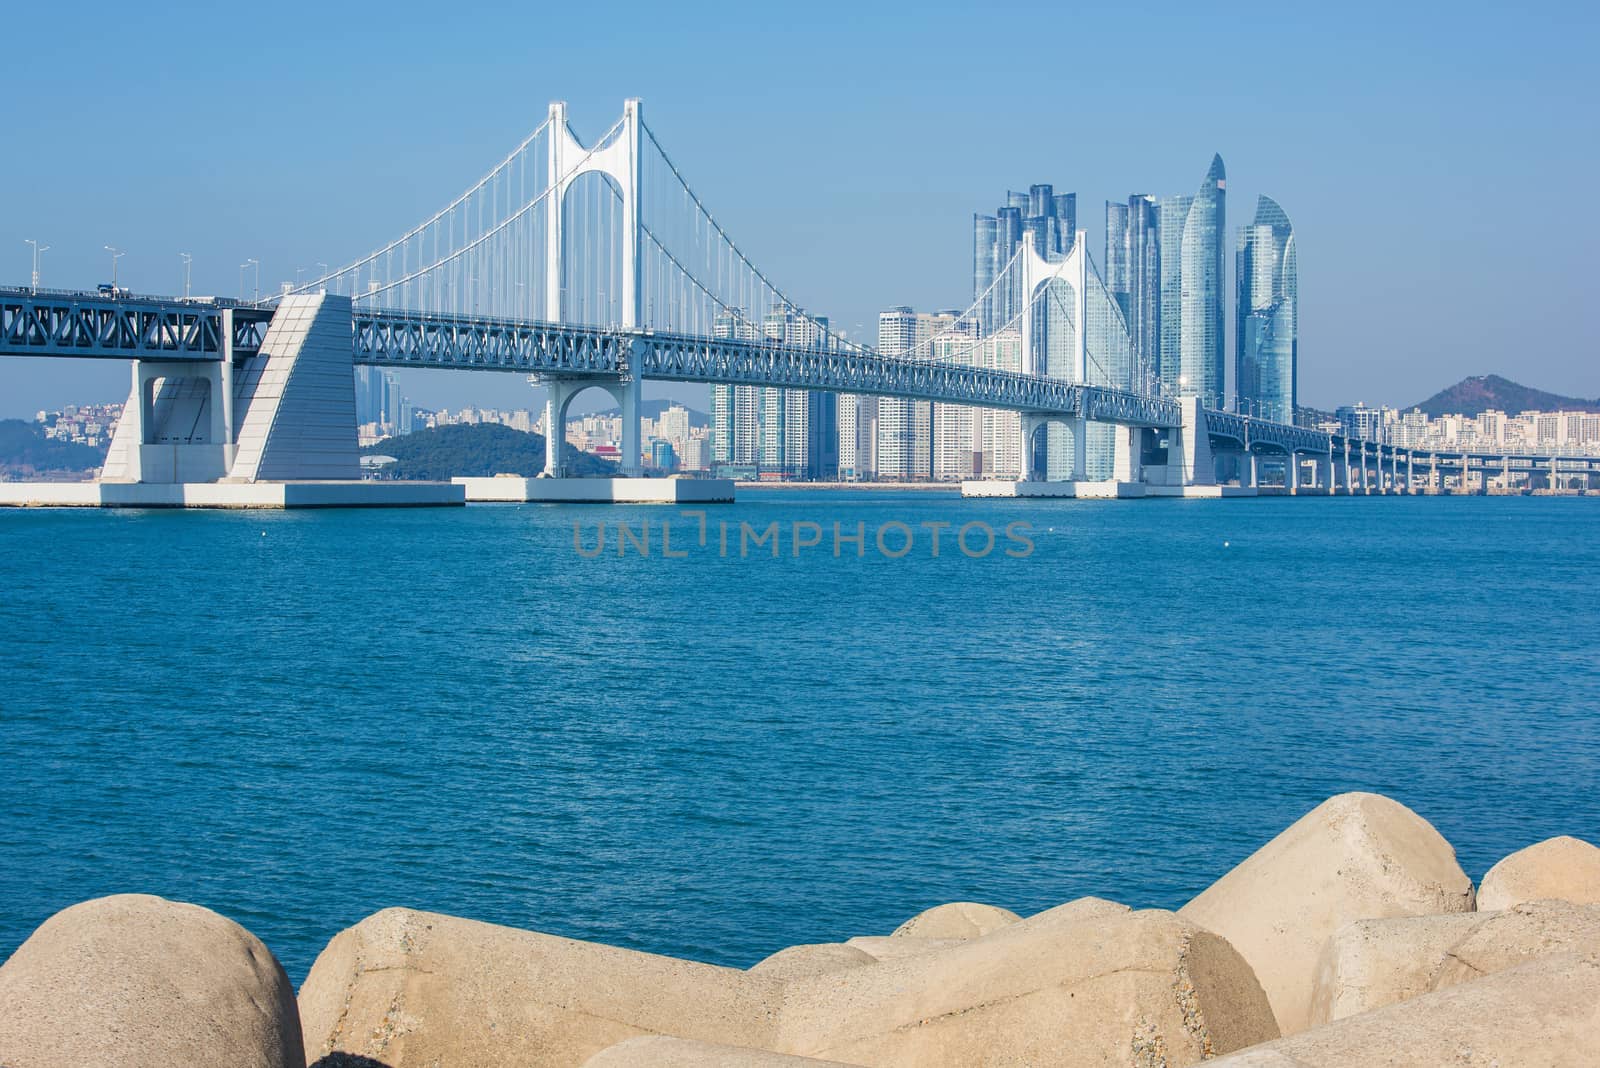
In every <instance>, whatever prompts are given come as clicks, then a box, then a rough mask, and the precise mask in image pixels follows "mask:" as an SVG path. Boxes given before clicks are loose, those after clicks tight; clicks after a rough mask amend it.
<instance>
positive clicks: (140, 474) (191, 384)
mask: <svg viewBox="0 0 1600 1068" xmlns="http://www.w3.org/2000/svg"><path fill="white" fill-rule="evenodd" d="M132 380H133V381H132V386H131V388H130V389H129V392H128V400H127V403H126V404H125V405H124V406H123V412H124V415H123V418H122V420H121V421H120V422H119V423H118V424H117V431H116V433H115V434H114V435H113V437H112V441H111V447H110V449H109V450H108V452H107V455H106V463H105V467H104V469H103V470H102V472H101V476H100V480H101V481H102V482H151V483H178V482H216V481H218V480H219V479H222V478H225V477H226V476H227V474H228V469H229V468H230V467H232V466H233V454H234V426H233V362H232V360H231V359H223V360H216V361H212V362H206V363H195V362H193V361H176V360H174V361H166V360H135V361H133V368H132Z"/></svg>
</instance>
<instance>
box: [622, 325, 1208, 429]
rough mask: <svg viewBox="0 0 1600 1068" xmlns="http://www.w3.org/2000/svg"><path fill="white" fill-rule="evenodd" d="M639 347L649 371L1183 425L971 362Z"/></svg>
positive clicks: (1080, 388)
mask: <svg viewBox="0 0 1600 1068" xmlns="http://www.w3.org/2000/svg"><path fill="white" fill-rule="evenodd" d="M635 352H636V353H637V362H638V365H639V367H640V368H641V371H640V373H641V374H642V375H643V377H645V378H662V379H673V380H677V381H689V382H720V383H727V384H731V385H747V386H769V387H775V388H779V389H816V390H828V391H833V392H841V393H864V394H869V395H877V396H893V397H907V398H912V399H916V400H929V401H940V402H943V403H948V404H965V405H972V406H974V407H982V408H1006V409H1012V410H1015V411H1027V412H1038V413H1041V414H1050V415H1061V416H1081V417H1083V418H1087V419H1091V420H1095V421H1098V422H1112V423H1129V424H1135V425H1140V426H1168V427H1175V426H1177V425H1178V424H1179V410H1178V406H1177V405H1176V404H1173V403H1172V402H1171V401H1166V400H1162V399H1159V398H1150V397H1140V396H1138V395H1136V394H1132V393H1126V392H1123V391H1121V390H1114V389H1106V388H1103V387H1099V386H1084V385H1080V384H1077V383H1072V382H1066V381H1063V380H1061V379H1057V378H1043V377H1035V376H1031V375H1022V374H1017V373H1014V372H1009V371H994V370H989V369H986V368H981V367H971V366H967V365H964V364H954V363H934V362H930V361H926V360H903V359H896V358H894V357H889V356H880V355H877V354H875V353H870V352H852V351H845V352H838V351H831V350H823V349H806V348H797V347H794V346H790V345H783V344H778V343H774V342H763V341H745V340H735V339H724V338H701V337H694V336H690V335H678V334H661V333H644V334H641V335H639V337H638V339H637V341H636V343H635Z"/></svg>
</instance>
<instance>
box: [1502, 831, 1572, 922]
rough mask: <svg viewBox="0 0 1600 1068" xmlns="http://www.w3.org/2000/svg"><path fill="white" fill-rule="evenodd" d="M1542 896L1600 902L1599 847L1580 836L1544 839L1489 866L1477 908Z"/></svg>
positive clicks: (1529, 899)
mask: <svg viewBox="0 0 1600 1068" xmlns="http://www.w3.org/2000/svg"><path fill="white" fill-rule="evenodd" d="M1545 898H1557V899H1560V900H1562V901H1571V902H1572V903H1574V904H1577V905H1600V848H1596V847H1595V846H1592V845H1590V844H1589V843H1588V842H1585V841H1584V840H1583V839H1581V838H1568V837H1565V836H1563V837H1561V838H1551V839H1547V840H1546V841H1543V842H1540V843H1538V844H1537V845H1531V846H1529V847H1528V848H1527V849H1520V850H1518V851H1517V852H1515V853H1513V854H1511V855H1510V856H1509V857H1506V858H1505V859H1504V860H1502V861H1501V862H1500V863H1498V864H1496V865H1495V866H1494V867H1492V868H1490V869H1489V871H1488V873H1487V874H1485V875H1484V877H1483V883H1482V885H1480V886H1479V887H1478V907H1479V908H1480V909H1504V908H1510V907H1511V906H1512V905H1519V904H1521V903H1522V902H1524V901H1540V900H1543V899H1545Z"/></svg>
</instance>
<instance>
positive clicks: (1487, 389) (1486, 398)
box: [1405, 375, 1600, 419]
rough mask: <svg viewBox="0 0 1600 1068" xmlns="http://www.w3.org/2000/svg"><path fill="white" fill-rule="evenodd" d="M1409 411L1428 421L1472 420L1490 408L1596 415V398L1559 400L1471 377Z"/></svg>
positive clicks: (1493, 378)
mask: <svg viewBox="0 0 1600 1068" xmlns="http://www.w3.org/2000/svg"><path fill="white" fill-rule="evenodd" d="M1412 407H1415V408H1421V409H1422V410H1423V411H1424V412H1425V413H1427V416H1428V418H1430V419H1437V418H1438V417H1439V416H1441V415H1468V416H1476V415H1481V414H1482V413H1483V412H1485V411H1487V410H1488V409H1490V408H1493V409H1495V410H1496V411H1501V412H1508V413H1510V414H1512V415H1516V414H1517V413H1518V412H1528V411H1541V412H1554V411H1567V412H1600V398H1597V399H1595V400H1584V399H1583V398H1581V397H1563V396H1561V395H1560V394H1558V393H1546V392H1545V391H1544V390H1542V389H1534V388H1532V387H1531V386H1524V385H1520V384H1518V383H1516V382H1513V381H1511V380H1510V379H1509V378H1502V377H1500V376H1499V375H1474V376H1473V377H1471V378H1463V379H1462V380H1461V381H1459V382H1457V383H1456V384H1455V385H1453V386H1451V387H1449V388H1448V389H1442V390H1440V391H1439V392H1438V393H1435V394H1434V395H1433V396H1431V397H1429V398H1428V399H1427V400H1425V401H1423V402H1422V403H1421V404H1416V405H1412ZM1410 410H1411V408H1406V409H1405V411H1410Z"/></svg>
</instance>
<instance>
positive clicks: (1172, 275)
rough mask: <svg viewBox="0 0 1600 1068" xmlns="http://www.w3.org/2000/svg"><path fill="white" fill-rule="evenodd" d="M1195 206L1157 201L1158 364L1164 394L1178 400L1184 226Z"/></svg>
mask: <svg viewBox="0 0 1600 1068" xmlns="http://www.w3.org/2000/svg"><path fill="white" fill-rule="evenodd" d="M1193 203H1194V198H1193V197H1162V198H1161V199H1160V200H1158V201H1156V245H1157V246H1158V247H1159V248H1160V250H1161V253H1160V264H1159V268H1158V269H1159V271H1160V287H1159V289H1160V291H1159V293H1158V294H1157V299H1156V304H1157V309H1158V311H1157V317H1158V319H1159V321H1160V324H1161V333H1160V337H1159V338H1158V339H1157V345H1158V348H1159V352H1160V358H1159V359H1158V360H1157V361H1156V365H1157V370H1158V372H1159V373H1160V375H1161V389H1162V392H1163V393H1166V394H1167V395H1168V396H1174V397H1175V396H1178V395H1179V393H1181V392H1182V390H1180V389H1179V386H1178V377H1179V375H1180V374H1181V373H1182V367H1183V360H1182V346H1183V224H1184V221H1185V220H1186V219H1188V217H1189V206H1190V205H1191V204H1193ZM1185 385H1187V383H1185Z"/></svg>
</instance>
